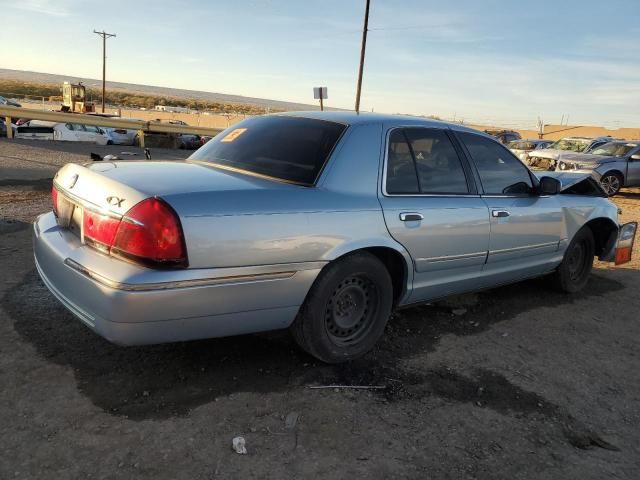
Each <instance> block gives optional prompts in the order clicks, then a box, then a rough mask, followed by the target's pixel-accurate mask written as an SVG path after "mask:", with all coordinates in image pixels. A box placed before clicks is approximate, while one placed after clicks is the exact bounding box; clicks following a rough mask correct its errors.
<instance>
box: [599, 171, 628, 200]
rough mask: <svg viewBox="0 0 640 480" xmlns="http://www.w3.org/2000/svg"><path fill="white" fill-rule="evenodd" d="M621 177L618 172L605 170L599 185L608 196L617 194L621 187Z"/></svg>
mask: <svg viewBox="0 0 640 480" xmlns="http://www.w3.org/2000/svg"><path fill="white" fill-rule="evenodd" d="M622 182H623V178H622V175H620V174H619V173H618V172H607V173H605V174H604V175H602V177H601V178H600V185H602V188H603V189H604V191H605V192H606V194H607V195H608V196H610V197H613V196H614V195H617V194H618V192H620V189H621V188H622Z"/></svg>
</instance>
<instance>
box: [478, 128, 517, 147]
mask: <svg viewBox="0 0 640 480" xmlns="http://www.w3.org/2000/svg"><path fill="white" fill-rule="evenodd" d="M484 133H488V134H489V135H491V136H492V137H494V138H497V139H498V141H499V142H500V143H502V144H504V145H506V144H507V143H509V142H513V141H515V140H521V139H522V136H521V135H520V134H519V133H518V132H515V131H513V130H485V131H484Z"/></svg>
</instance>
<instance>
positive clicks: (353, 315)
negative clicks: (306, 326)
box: [325, 276, 378, 345]
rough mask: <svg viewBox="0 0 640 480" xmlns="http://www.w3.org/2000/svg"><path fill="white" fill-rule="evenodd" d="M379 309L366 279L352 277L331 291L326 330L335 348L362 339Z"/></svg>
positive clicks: (326, 311) (375, 296)
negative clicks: (335, 345)
mask: <svg viewBox="0 0 640 480" xmlns="http://www.w3.org/2000/svg"><path fill="white" fill-rule="evenodd" d="M377 308H378V293H377V290H376V286H375V283H374V282H373V281H372V280H371V279H369V278H368V277H366V276H352V277H348V278H346V279H345V280H343V281H342V282H341V283H340V284H339V285H338V286H337V287H336V289H335V290H334V292H333V294H332V295H331V297H329V300H328V302H327V308H326V310H325V327H326V329H327V334H328V335H329V337H330V338H331V340H332V341H333V342H334V343H336V344H337V345H349V344H350V343H353V342H358V341H359V340H360V338H362V337H363V336H365V335H366V334H367V332H368V331H369V329H370V328H371V325H372V324H373V320H374V317H375V313H376V310H377Z"/></svg>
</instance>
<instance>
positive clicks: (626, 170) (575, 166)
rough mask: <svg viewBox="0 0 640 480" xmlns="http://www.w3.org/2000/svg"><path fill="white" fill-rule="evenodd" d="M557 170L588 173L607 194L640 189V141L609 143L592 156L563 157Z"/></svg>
mask: <svg viewBox="0 0 640 480" xmlns="http://www.w3.org/2000/svg"><path fill="white" fill-rule="evenodd" d="M556 171H561V172H564V171H575V172H591V173H592V174H593V176H594V177H596V178H598V179H599V180H600V185H602V188H603V189H604V191H605V192H607V195H609V196H612V195H616V194H617V193H618V192H619V191H620V189H621V188H622V187H636V186H640V141H631V142H627V141H617V142H609V143H606V144H605V145H602V146H600V147H598V148H595V149H594V150H592V152H591V153H573V154H566V155H563V157H562V159H561V160H560V161H559V162H558V166H557V168H556Z"/></svg>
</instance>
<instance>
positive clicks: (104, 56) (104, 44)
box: [93, 30, 116, 113]
mask: <svg viewBox="0 0 640 480" xmlns="http://www.w3.org/2000/svg"><path fill="white" fill-rule="evenodd" d="M93 33H95V34H96V35H100V36H101V37H102V113H104V92H105V83H106V76H107V38H111V37H115V36H116V34H115V33H107V32H105V31H104V30H103V31H102V32H98V31H96V30H94V31H93Z"/></svg>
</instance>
